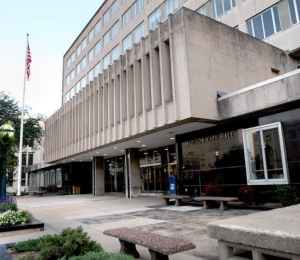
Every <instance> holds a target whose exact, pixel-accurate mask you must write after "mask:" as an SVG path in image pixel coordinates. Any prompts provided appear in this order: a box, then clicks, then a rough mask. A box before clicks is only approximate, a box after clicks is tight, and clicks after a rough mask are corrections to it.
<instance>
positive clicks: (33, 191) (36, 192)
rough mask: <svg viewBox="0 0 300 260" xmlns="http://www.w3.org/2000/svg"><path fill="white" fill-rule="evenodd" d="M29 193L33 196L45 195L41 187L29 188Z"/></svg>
mask: <svg viewBox="0 0 300 260" xmlns="http://www.w3.org/2000/svg"><path fill="white" fill-rule="evenodd" d="M28 192H29V195H31V196H33V195H36V196H43V194H44V193H45V191H43V190H41V188H40V187H28Z"/></svg>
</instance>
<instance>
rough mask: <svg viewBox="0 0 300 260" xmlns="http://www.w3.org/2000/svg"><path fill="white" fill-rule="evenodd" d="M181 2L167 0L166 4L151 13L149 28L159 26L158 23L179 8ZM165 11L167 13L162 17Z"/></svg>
mask: <svg viewBox="0 0 300 260" xmlns="http://www.w3.org/2000/svg"><path fill="white" fill-rule="evenodd" d="M179 4H180V3H179V0H166V1H165V2H164V4H162V5H161V6H160V7H158V8H157V9H156V10H155V11H154V12H153V13H152V14H150V15H149V29H150V30H153V29H154V28H155V27H157V25H158V23H160V22H161V21H162V20H163V19H164V18H167V17H168V15H169V14H171V13H173V12H174V11H176V10H177V9H178V8H179ZM163 13H164V15H165V16H164V17H162V14H163Z"/></svg>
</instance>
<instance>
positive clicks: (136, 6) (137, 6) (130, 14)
mask: <svg viewBox="0 0 300 260" xmlns="http://www.w3.org/2000/svg"><path fill="white" fill-rule="evenodd" d="M143 9H144V0H136V1H135V2H134V3H133V4H132V5H131V6H130V7H129V8H128V9H127V11H126V12H125V13H124V14H123V16H122V21H123V27H125V26H126V25H127V24H128V23H129V22H130V21H131V20H132V19H133V18H134V17H135V16H136V15H137V14H138V13H139V12H140V11H141V10H143Z"/></svg>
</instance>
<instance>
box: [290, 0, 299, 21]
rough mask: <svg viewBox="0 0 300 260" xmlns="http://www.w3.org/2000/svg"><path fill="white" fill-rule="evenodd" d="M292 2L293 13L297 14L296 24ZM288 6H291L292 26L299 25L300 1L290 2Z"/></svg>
mask: <svg viewBox="0 0 300 260" xmlns="http://www.w3.org/2000/svg"><path fill="white" fill-rule="evenodd" d="M291 2H292V5H293V12H294V13H295V19H296V22H293V19H292V14H291V13H292V12H291ZM298 5H299V6H298ZM288 6H289V14H290V22H291V25H295V24H298V23H299V22H300V1H299V2H297V1H296V0H288Z"/></svg>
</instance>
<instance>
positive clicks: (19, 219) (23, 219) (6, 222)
mask: <svg viewBox="0 0 300 260" xmlns="http://www.w3.org/2000/svg"><path fill="white" fill-rule="evenodd" d="M31 219H32V215H31V214H30V213H29V212H28V211H27V210H22V211H12V210H8V211H6V212H4V213H2V214H0V226H1V227H6V226H13V225H18V224H25V223H27V222H29V221H30V220H31Z"/></svg>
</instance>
